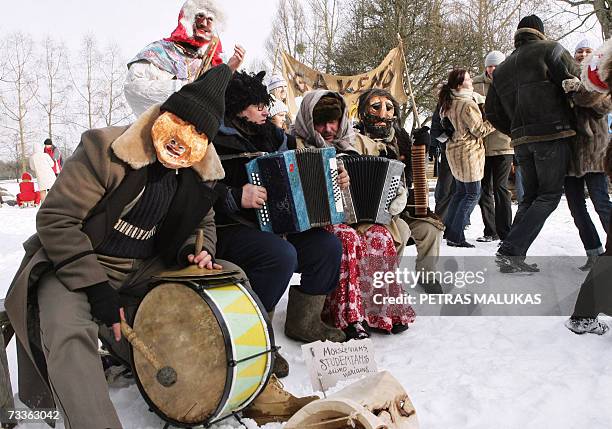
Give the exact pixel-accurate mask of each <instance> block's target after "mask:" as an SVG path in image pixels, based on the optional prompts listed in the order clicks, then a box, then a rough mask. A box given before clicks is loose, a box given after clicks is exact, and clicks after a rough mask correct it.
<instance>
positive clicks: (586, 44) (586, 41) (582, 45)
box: [574, 39, 593, 52]
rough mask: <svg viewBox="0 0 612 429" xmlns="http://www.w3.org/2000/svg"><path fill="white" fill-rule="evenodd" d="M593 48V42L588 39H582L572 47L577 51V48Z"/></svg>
mask: <svg viewBox="0 0 612 429" xmlns="http://www.w3.org/2000/svg"><path fill="white" fill-rule="evenodd" d="M587 48H588V49H593V44H592V43H591V41H590V40H589V39H582V40H581V41H580V42H578V44H577V45H576V47H575V48H574V52H578V49H587Z"/></svg>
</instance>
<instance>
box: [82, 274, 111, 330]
mask: <svg viewBox="0 0 612 429" xmlns="http://www.w3.org/2000/svg"><path fill="white" fill-rule="evenodd" d="M84 291H85V294H86V295H87V301H89V305H90V306H91V315H92V316H93V317H94V319H96V320H99V321H100V322H102V323H104V324H105V325H106V326H109V327H110V326H113V325H114V324H115V323H119V292H117V291H116V290H115V289H114V288H113V287H112V286H111V285H110V284H109V283H108V282H102V283H98V284H95V285H93V286H89V287H86V288H85V289H84Z"/></svg>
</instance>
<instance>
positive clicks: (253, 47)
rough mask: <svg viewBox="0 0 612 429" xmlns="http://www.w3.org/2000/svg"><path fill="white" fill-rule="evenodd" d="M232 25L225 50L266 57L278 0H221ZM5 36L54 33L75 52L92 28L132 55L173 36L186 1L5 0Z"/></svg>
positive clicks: (0, 27)
mask: <svg viewBox="0 0 612 429" xmlns="http://www.w3.org/2000/svg"><path fill="white" fill-rule="evenodd" d="M218 3H219V4H220V5H222V7H223V9H224V11H225V15H226V19H227V23H226V25H225V29H224V31H223V32H222V33H221V41H222V42H223V48H224V51H225V52H226V53H228V54H230V55H231V53H232V51H233V46H234V44H235V43H240V44H241V45H242V46H244V47H245V48H246V50H247V59H246V62H247V63H248V62H251V61H252V60H254V59H255V58H256V57H259V58H263V57H264V54H265V52H264V43H265V40H266V38H267V37H268V34H269V32H270V28H271V20H272V16H273V15H274V8H275V6H276V3H277V2H276V0H218ZM0 5H1V8H2V9H1V10H0V34H6V33H7V32H11V31H14V30H21V31H23V32H25V33H29V34H30V35H32V37H33V38H34V39H35V40H41V39H42V38H43V37H44V36H45V35H47V34H51V35H53V36H55V37H57V38H58V39H62V40H64V41H65V42H66V44H67V45H68V47H69V48H70V50H75V49H77V48H78V46H79V42H80V40H81V38H82V36H83V35H84V34H86V33H88V32H91V33H92V34H94V35H95V36H96V37H97V40H98V43H99V46H100V47H103V46H104V45H106V44H107V43H108V42H110V41H116V42H118V43H120V44H121V47H122V52H123V55H124V56H125V57H126V59H129V58H131V57H132V56H134V55H135V54H136V53H137V52H138V51H140V49H142V48H143V47H144V46H145V45H147V44H148V43H150V42H153V41H155V40H159V39H161V38H164V37H168V36H169V35H170V33H171V32H172V30H174V28H175V27H176V24H177V20H178V13H179V10H180V8H181V6H182V5H183V0H97V1H92V0H0Z"/></svg>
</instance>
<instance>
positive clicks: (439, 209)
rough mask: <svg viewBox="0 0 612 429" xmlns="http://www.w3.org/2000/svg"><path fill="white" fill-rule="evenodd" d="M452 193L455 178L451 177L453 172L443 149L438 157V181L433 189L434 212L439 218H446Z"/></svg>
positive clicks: (453, 191)
mask: <svg viewBox="0 0 612 429" xmlns="http://www.w3.org/2000/svg"><path fill="white" fill-rule="evenodd" d="M454 193H455V178H454V177H453V173H451V170H450V166H449V165H448V160H447V159H446V154H445V151H444V150H443V151H442V156H441V157H440V165H438V181H437V182H436V190H435V191H434V197H435V199H436V207H435V209H434V212H435V213H436V214H437V215H438V216H439V217H440V219H446V214H447V213H448V206H449V205H450V202H451V199H452V198H453V194H454Z"/></svg>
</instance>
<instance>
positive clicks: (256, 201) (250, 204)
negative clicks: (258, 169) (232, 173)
mask: <svg viewBox="0 0 612 429" xmlns="http://www.w3.org/2000/svg"><path fill="white" fill-rule="evenodd" d="M267 199H268V194H267V193H266V188H264V187H263V186H256V185H252V184H250V183H247V184H246V185H244V186H243V187H242V201H240V204H241V205H242V208H245V209H260V208H262V207H263V204H264V203H265V202H266V200H267Z"/></svg>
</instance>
